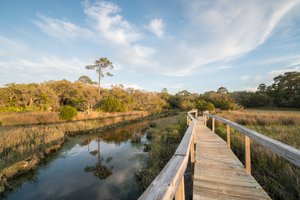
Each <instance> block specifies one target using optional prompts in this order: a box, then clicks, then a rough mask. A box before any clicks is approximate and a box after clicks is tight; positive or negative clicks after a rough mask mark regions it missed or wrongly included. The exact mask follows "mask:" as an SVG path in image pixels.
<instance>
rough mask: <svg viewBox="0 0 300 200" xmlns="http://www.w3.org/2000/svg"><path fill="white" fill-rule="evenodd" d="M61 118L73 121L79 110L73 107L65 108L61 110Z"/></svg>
mask: <svg viewBox="0 0 300 200" xmlns="http://www.w3.org/2000/svg"><path fill="white" fill-rule="evenodd" d="M59 116H60V118H61V119H63V120H71V119H72V118H73V117H76V116H77V110H76V108H73V107H72V106H63V107H62V108H61V109H60V114H59Z"/></svg>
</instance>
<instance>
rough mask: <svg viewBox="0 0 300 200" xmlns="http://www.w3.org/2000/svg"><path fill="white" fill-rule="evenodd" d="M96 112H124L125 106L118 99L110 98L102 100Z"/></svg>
mask: <svg viewBox="0 0 300 200" xmlns="http://www.w3.org/2000/svg"><path fill="white" fill-rule="evenodd" d="M95 107H96V110H98V111H103V112H124V111H125V110H126V109H125V105H124V104H123V103H122V102H121V101H120V100H119V99H117V98H115V97H112V96H109V97H107V98H105V99H103V100H101V101H100V102H99V103H98V104H97V105H96V106H95Z"/></svg>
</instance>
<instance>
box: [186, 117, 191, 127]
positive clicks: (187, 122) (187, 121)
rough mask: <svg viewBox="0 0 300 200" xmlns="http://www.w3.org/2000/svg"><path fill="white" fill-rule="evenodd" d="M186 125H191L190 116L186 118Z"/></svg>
mask: <svg viewBox="0 0 300 200" xmlns="http://www.w3.org/2000/svg"><path fill="white" fill-rule="evenodd" d="M186 125H190V122H189V116H188V115H187V116H186Z"/></svg>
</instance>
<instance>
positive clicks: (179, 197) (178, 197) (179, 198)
mask: <svg viewBox="0 0 300 200" xmlns="http://www.w3.org/2000/svg"><path fill="white" fill-rule="evenodd" d="M184 199H185V194H184V177H182V178H181V181H180V183H179V186H178V188H177V191H176V194H175V200H184Z"/></svg>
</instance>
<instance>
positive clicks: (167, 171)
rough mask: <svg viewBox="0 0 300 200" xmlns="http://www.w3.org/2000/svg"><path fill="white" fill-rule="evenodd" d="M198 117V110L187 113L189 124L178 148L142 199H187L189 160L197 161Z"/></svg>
mask: <svg viewBox="0 0 300 200" xmlns="http://www.w3.org/2000/svg"><path fill="white" fill-rule="evenodd" d="M193 115H194V116H193ZM197 117H198V111H197V110H192V111H189V112H188V113H187V125H189V126H188V129H187V130H186V132H185V134H184V136H183V138H182V140H181V142H180V144H179V146H178V148H177V149H176V151H175V153H174V155H173V156H172V158H171V159H170V160H169V162H168V163H167V164H166V166H165V167H164V168H163V169H162V171H161V172H160V173H159V174H158V176H157V177H156V178H155V179H154V180H153V182H152V183H151V184H150V186H149V187H148V188H147V189H146V190H145V192H144V193H143V194H142V195H141V196H140V197H139V199H140V200H144V199H145V200H146V199H147V200H153V199H173V198H175V199H178V200H182V199H185V192H184V173H185V171H186V168H187V165H188V160H189V159H191V163H194V162H195V154H194V145H195V143H196V140H195V134H196V129H195V125H196V118H197Z"/></svg>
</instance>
